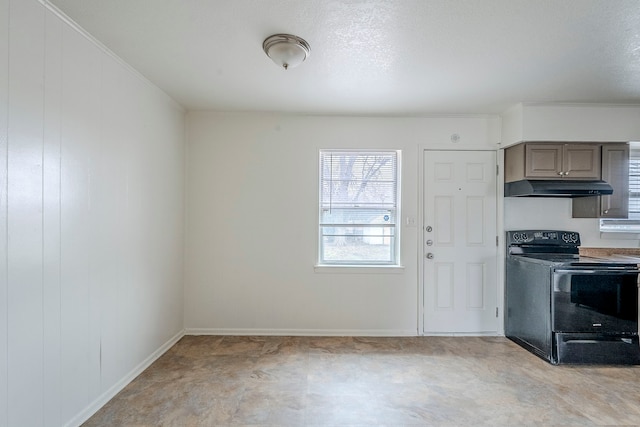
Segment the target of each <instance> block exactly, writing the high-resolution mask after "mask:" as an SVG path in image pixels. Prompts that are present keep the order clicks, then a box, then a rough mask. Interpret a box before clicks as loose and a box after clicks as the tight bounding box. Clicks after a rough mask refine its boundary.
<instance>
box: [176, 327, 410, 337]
mask: <svg viewBox="0 0 640 427" xmlns="http://www.w3.org/2000/svg"><path fill="white" fill-rule="evenodd" d="M184 334H185V335H260V336H265V335H271V336H325V337H415V336H416V334H417V332H416V331H415V330H409V329H406V330H405V329H240V328H237V329H236V328H187V329H185V332H184Z"/></svg>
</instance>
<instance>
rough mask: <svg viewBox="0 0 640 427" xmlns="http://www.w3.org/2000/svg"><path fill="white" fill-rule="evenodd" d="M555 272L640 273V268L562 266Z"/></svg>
mask: <svg viewBox="0 0 640 427" xmlns="http://www.w3.org/2000/svg"><path fill="white" fill-rule="evenodd" d="M553 271H554V272H555V273H578V274H638V273H640V269H636V268H634V269H632V270H630V269H625V268H624V267H620V268H617V267H607V268H606V269H603V270H590V269H586V270H581V269H578V268H561V269H555V270H553Z"/></svg>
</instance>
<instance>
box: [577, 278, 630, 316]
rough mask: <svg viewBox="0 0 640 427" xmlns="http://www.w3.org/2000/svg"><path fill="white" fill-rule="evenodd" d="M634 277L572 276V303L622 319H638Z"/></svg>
mask: <svg viewBox="0 0 640 427" xmlns="http://www.w3.org/2000/svg"><path fill="white" fill-rule="evenodd" d="M636 289H637V287H636V280H635V276H632V275H614V276H599V275H579V274H574V275H572V276H571V296H570V300H571V303H573V304H577V305H580V306H583V307H586V308H590V309H592V310H594V311H596V312H598V313H601V314H606V315H608V316H614V317H618V318H620V319H628V320H632V319H634V318H636V317H637V315H638V312H637V299H636V298H637V291H636Z"/></svg>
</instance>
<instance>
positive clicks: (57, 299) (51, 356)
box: [0, 0, 184, 426]
mask: <svg viewBox="0 0 640 427" xmlns="http://www.w3.org/2000/svg"><path fill="white" fill-rule="evenodd" d="M183 128H184V123H183V112H182V111H181V110H180V109H179V108H178V107H177V106H176V105H175V104H174V103H173V102H172V101H171V100H170V99H169V98H168V97H167V96H166V95H165V94H163V93H162V92H160V91H159V90H158V89H157V88H155V87H153V86H152V85H150V84H149V83H148V82H146V81H145V80H144V79H142V78H141V77H140V76H138V75H137V74H136V73H135V72H133V71H131V70H130V69H129V68H128V67H126V66H125V65H123V64H122V63H121V62H119V61H118V60H116V59H115V58H114V57H112V56H111V55H109V54H108V53H106V52H105V51H104V50H102V49H101V48H100V47H99V46H98V45H96V44H95V43H94V42H93V41H91V40H90V39H89V38H87V37H86V36H85V35H84V34H83V33H81V32H80V31H78V30H76V29H75V28H74V27H73V26H72V25H71V24H69V23H68V22H67V21H66V20H65V19H62V18H61V17H60V16H58V15H57V14H56V13H54V12H53V11H51V10H49V9H48V8H47V7H45V6H43V4H41V3H40V2H38V1H36V0H0V426H4V425H7V426H49V425H50V426H60V425H65V424H69V425H77V424H79V423H80V422H82V421H83V420H84V419H85V418H86V417H87V416H88V415H90V414H91V413H92V412H93V411H94V410H95V409H97V408H98V407H100V406H101V405H102V404H103V403H104V402H106V400H108V398H110V397H111V396H112V395H113V394H114V393H115V392H117V391H118V390H119V389H120V388H121V387H122V386H123V385H125V384H126V383H127V382H128V381H129V380H130V379H131V378H132V376H133V375H135V374H137V373H138V372H139V371H140V370H141V369H142V368H143V367H145V366H146V364H148V363H149V362H150V361H151V360H153V359H154V358H155V357H157V356H158V355H159V354H161V353H162V352H163V351H164V350H165V349H166V348H167V346H168V345H170V344H171V343H173V342H174V341H175V340H176V339H177V338H179V337H180V336H181V334H182V329H183V308H182V307H183V301H182V300H183V286H182V247H183V243H182V240H183V209H184V201H183V175H184V168H183V159H184V154H183V151H184V146H183V139H184V135H183Z"/></svg>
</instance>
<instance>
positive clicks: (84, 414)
mask: <svg viewBox="0 0 640 427" xmlns="http://www.w3.org/2000/svg"><path fill="white" fill-rule="evenodd" d="M184 335H185V331H184V329H183V330H182V331H180V332H178V333H177V334H176V335H174V336H173V337H171V338H170V339H169V340H168V341H167V342H166V343H164V344H163V345H162V346H161V347H160V348H158V349H157V350H156V351H154V352H153V353H152V354H151V355H150V356H149V357H147V358H146V359H145V360H143V361H142V363H140V364H139V365H138V366H136V367H135V368H133V369H132V370H131V372H129V373H128V374H127V375H125V376H124V377H123V378H122V379H121V380H120V381H118V382H117V383H115V384H114V385H113V387H111V388H110V389H109V390H107V391H105V392H104V393H102V395H100V396H99V397H98V398H97V399H96V400H94V401H93V402H91V403H90V404H89V406H87V407H86V408H85V409H84V410H82V411H81V412H80V413H78V414H77V415H76V416H75V417H73V418H72V419H71V420H70V421H69V422H67V423H66V424H65V427H75V426H80V425H81V424H82V423H84V422H85V421H87V420H88V419H89V418H91V416H92V415H93V414H95V413H96V412H98V410H99V409H100V408H102V407H103V406H104V405H105V404H106V403H107V402H108V401H110V400H111V399H113V397H114V396H115V395H116V394H118V393H119V392H120V391H121V390H122V389H123V388H125V387H126V386H127V384H129V383H130V382H131V381H133V380H134V378H136V377H137V376H138V375H140V374H141V373H142V371H144V370H145V369H147V368H148V367H149V366H150V365H151V364H152V363H153V362H155V361H156V360H158V358H159V357H160V356H162V355H163V354H164V353H165V352H166V351H167V350H169V349H170V348H171V347H173V345H174V344H175V343H177V342H178V341H179V340H180V338H182V337H183V336H184Z"/></svg>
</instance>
